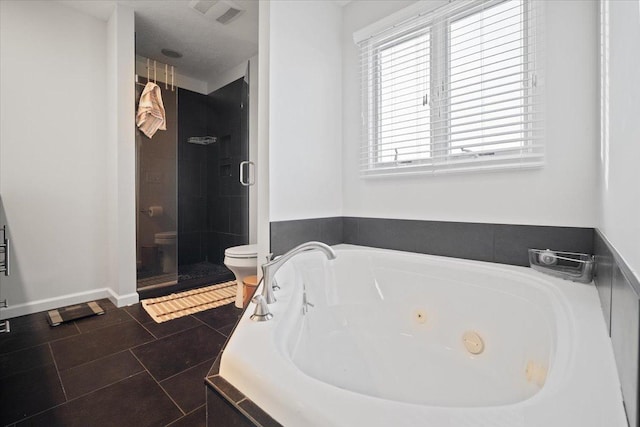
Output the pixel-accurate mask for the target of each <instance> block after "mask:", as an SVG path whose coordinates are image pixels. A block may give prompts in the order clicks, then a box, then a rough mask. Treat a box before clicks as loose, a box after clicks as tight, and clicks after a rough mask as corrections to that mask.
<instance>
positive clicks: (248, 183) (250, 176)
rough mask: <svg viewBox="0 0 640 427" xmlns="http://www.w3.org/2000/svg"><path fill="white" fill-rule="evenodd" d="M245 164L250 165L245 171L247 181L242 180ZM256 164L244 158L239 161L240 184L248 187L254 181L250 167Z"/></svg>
mask: <svg viewBox="0 0 640 427" xmlns="http://www.w3.org/2000/svg"><path fill="white" fill-rule="evenodd" d="M245 166H250V167H249V169H248V173H247V179H248V181H245V180H244V168H245ZM255 166H256V164H255V163H253V162H252V161H248V160H245V161H244V162H240V184H242V185H243V186H245V187H250V186H252V185H253V184H255V183H256V180H255V177H254V175H253V174H252V173H251V172H252V169H253V168H254V167H255Z"/></svg>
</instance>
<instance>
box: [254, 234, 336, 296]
mask: <svg viewBox="0 0 640 427" xmlns="http://www.w3.org/2000/svg"><path fill="white" fill-rule="evenodd" d="M314 250H317V251H320V252H322V253H324V254H325V255H326V256H327V259H336V253H335V252H334V251H333V249H331V247H329V246H328V245H325V244H324V243H320V242H306V243H303V244H301V245H299V246H296V247H295V248H293V249H291V250H290V251H289V252H287V253H286V254H284V255H282V256H279V257H278V258H276V259H274V260H273V261H269V262H268V263H266V264H263V265H262V279H263V280H264V286H263V287H262V296H263V297H264V299H265V301H266V302H267V304H273V303H274V302H276V297H275V296H274V295H273V278H274V276H275V275H276V272H277V271H278V270H279V269H280V267H282V266H283V265H284V264H285V263H286V262H287V261H289V260H290V259H291V258H293V257H294V256H296V255H298V254H299V253H301V252H306V251H314Z"/></svg>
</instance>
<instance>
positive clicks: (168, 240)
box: [154, 231, 176, 245]
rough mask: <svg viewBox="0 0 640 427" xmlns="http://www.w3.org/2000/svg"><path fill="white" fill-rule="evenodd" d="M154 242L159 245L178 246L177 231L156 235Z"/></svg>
mask: <svg viewBox="0 0 640 427" xmlns="http://www.w3.org/2000/svg"><path fill="white" fill-rule="evenodd" d="M154 241H155V243H156V244H157V245H175V244H176V232H175V231H162V232H160V233H156V234H155V235H154Z"/></svg>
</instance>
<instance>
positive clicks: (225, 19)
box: [216, 2, 244, 24]
mask: <svg viewBox="0 0 640 427" xmlns="http://www.w3.org/2000/svg"><path fill="white" fill-rule="evenodd" d="M225 3H226V2H225ZM242 12H244V11H243V10H242V9H236V8H235V7H233V6H229V9H227V11H226V12H225V13H223V14H222V15H220V16H218V17H217V18H216V21H218V22H219V23H221V24H228V23H229V22H231V20H232V19H233V18H235V17H237V16H238V15H240V14H241V13H242Z"/></svg>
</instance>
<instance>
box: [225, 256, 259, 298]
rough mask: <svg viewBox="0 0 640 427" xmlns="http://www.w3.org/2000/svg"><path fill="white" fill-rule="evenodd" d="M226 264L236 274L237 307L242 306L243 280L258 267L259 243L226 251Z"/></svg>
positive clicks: (254, 272) (251, 274)
mask: <svg viewBox="0 0 640 427" xmlns="http://www.w3.org/2000/svg"><path fill="white" fill-rule="evenodd" d="M224 265H225V266H226V267H227V268H228V269H229V270H231V272H232V273H233V274H234V276H236V284H237V285H236V307H238V308H242V302H243V295H242V293H243V289H244V285H243V283H242V282H243V281H244V278H245V277H247V276H253V275H255V274H256V271H257V269H258V245H243V246H233V247H231V248H227V249H226V250H225V251H224Z"/></svg>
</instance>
